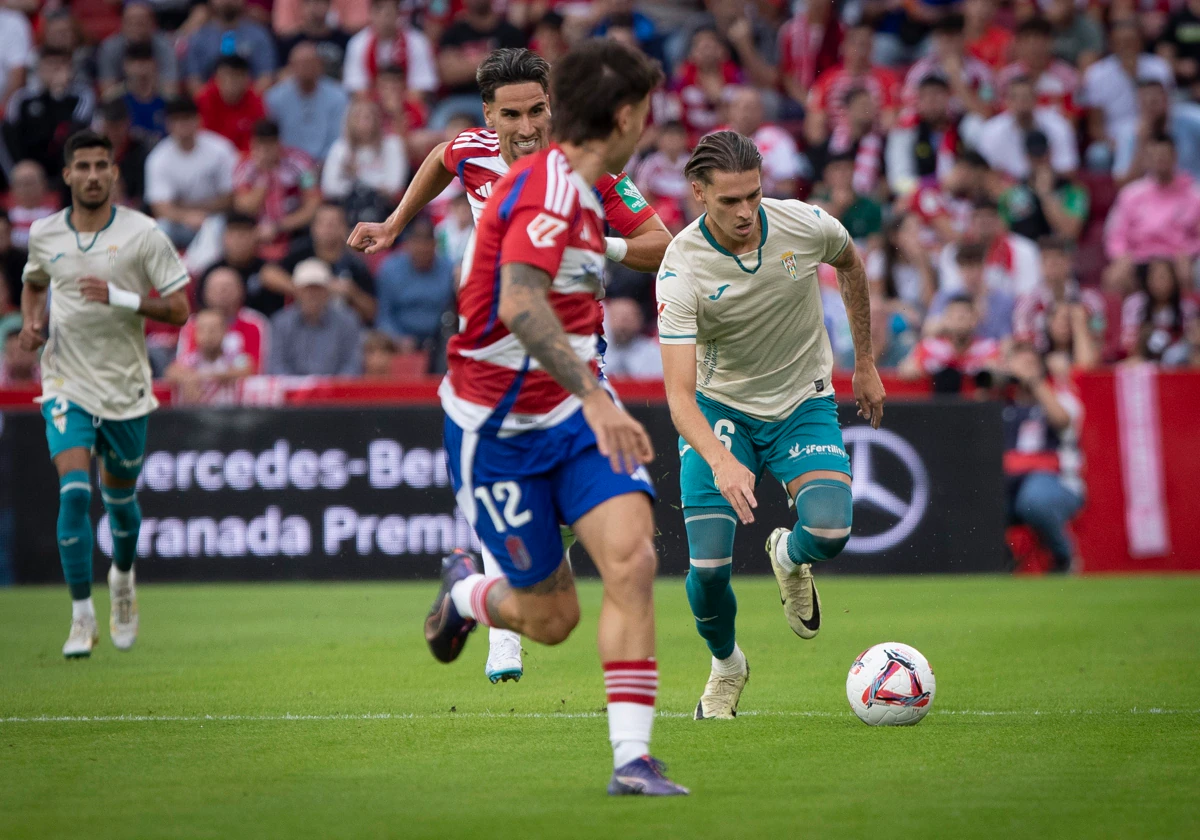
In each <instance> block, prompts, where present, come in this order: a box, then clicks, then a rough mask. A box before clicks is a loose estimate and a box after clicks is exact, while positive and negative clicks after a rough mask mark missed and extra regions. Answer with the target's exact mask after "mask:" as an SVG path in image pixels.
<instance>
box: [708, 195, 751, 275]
mask: <svg viewBox="0 0 1200 840" xmlns="http://www.w3.org/2000/svg"><path fill="white" fill-rule="evenodd" d="M707 217H708V214H707V213H705V214H704V215H703V216H701V217H700V232H701V233H703V234H704V238H705V239H707V240H708V244H709V245H711V246H712V247H713V249H714V250H716V251H717V253H720V254H724V255H725V256H727V257H732V258H733V261H734V262H735V263H737V265H738V268H740V269H741V270H742V271H744V272H746V273H747V274H757V273H758V270H759V269H760V268H762V250H763V246H764V245H766V244H767V211H766V210H764V209H763V206H762V205H761V204H760V205H758V221H759V223H760V224H761V225H762V237H761V238H760V239H759V240H758V264H757V265H755V266H754V268H753V269H749V268H746V266H744V265H742V260H741V258H740V257H739V256H738V255H737V254H734V253H732V252H730V251H728V250H726V249H725V248H722V247H721V245H720V243H718V242H717V240H716V239H714V238H713V235H712V234H711V233H709V231H708V225H706V224H705V223H704V220H705V219H706V218H707Z"/></svg>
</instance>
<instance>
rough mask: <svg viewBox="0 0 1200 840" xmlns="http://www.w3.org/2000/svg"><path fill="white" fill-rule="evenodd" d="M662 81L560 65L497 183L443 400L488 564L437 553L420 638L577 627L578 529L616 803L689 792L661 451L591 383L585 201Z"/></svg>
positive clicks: (607, 49) (594, 209)
mask: <svg viewBox="0 0 1200 840" xmlns="http://www.w3.org/2000/svg"><path fill="white" fill-rule="evenodd" d="M662 78H663V76H662V71H661V70H660V69H659V67H658V66H657V64H655V63H654V62H652V61H651V60H650V59H648V58H647V57H646V56H645V55H643V54H642V53H640V52H638V51H636V50H634V49H631V48H629V47H627V46H624V45H622V44H619V43H617V42H616V41H612V40H607V39H595V40H591V41H587V42H584V43H583V44H581V45H579V46H577V47H576V48H574V49H573V50H572V51H571V52H569V53H568V54H567V55H566V56H565V57H564V58H563V59H562V60H561V61H560V62H559V63H558V64H557V66H556V67H555V70H554V82H553V87H554V102H555V113H554V123H553V130H554V137H555V140H556V141H557V142H556V143H554V144H552V145H551V146H550V147H549V148H547V149H545V150H544V151H541V152H538V153H536V154H533V155H529V156H527V157H525V158H523V159H522V160H521V161H519V162H518V163H517V164H516V165H514V166H513V168H512V171H510V172H509V173H508V175H506V176H505V177H504V178H502V179H501V180H500V181H499V182H497V184H496V185H495V189H494V192H493V195H492V199H491V201H489V202H488V204H487V206H486V207H485V208H484V212H483V216H482V217H481V218H480V221H479V226H478V228H477V231H476V232H477V241H476V245H475V260H474V262H473V264H472V270H471V273H470V275H469V277H468V278H467V280H466V283H465V284H464V285H463V288H462V290H461V291H460V294H459V312H460V317H461V319H462V322H463V328H462V330H461V331H460V332H459V334H458V335H456V336H455V337H454V338H452V339H451V341H450V344H449V352H448V355H449V372H448V373H447V375H446V378H445V379H444V380H443V382H442V387H441V389H440V394H441V397H442V406H443V408H444V409H445V411H446V429H445V438H446V440H445V446H446V452H447V455H448V460H449V462H450V477H451V481H452V483H453V485H454V490H455V493H456V495H457V499H458V504H459V507H460V508H461V509H462V510H463V512H464V513H465V514H466V516H467V519H468V521H470V522H471V524H472V526H473V527H474V528H475V531H476V533H477V534H478V535H479V538H480V540H481V541H482V542H483V544H484V545H486V546H487V547H488V550H489V551H491V553H492V555H493V556H494V557H495V558H496V560H497V561H498V562H499V564H500V567H501V569H502V571H503V575H502V576H497V575H484V574H477V573H476V571H475V566H474V561H473V560H472V558H471V557H470V555H468V554H466V553H465V552H456V553H455V554H453V555H451V556H450V557H447V558H446V559H445V560H444V561H443V565H442V588H441V590H440V591H439V592H438V595H437V598H436V599H435V601H434V603H433V607H432V608H431V609H430V612H429V615H428V617H427V618H426V622H425V638H426V641H428V643H429V647H430V650H431V651H432V652H433V654H434V656H435V657H436V658H438V659H439V660H441V661H443V662H450V661H452V660H454V659H455V658H457V657H458V655H459V653H460V652H461V651H462V649H463V645H464V644H465V642H466V639H467V635H468V634H469V633H470V632H471V630H473V629H474V627H475V625H476V624H477V623H480V624H484V625H486V626H489V627H503V628H506V629H509V630H513V631H516V632H519V633H521V634H523V635H525V636H527V637H528V638H530V639H532V640H534V641H537V642H542V643H543V644H558V643H560V642H562V641H564V640H565V639H566V638H567V636H568V635H569V634H570V633H571V631H572V630H573V629H574V628H575V625H576V624H578V622H579V599H578V596H577V594H576V591H575V581H574V576H573V575H572V573H571V567H570V564H569V563H568V562H566V560H565V559H564V558H563V556H562V546H561V544H560V542H559V530H558V523H560V522H565V523H567V524H568V525H570V526H571V527H572V529H573V530H574V532H575V533H576V534H577V535H578V537H579V540H580V541H581V542H582V543H583V545H584V547H585V548H587V551H588V554H589V555H590V556H591V557H592V559H593V560H594V561H595V563H596V567H597V569H599V571H600V576H601V578H602V579H603V582H604V598H603V601H602V604H601V607H600V627H599V634H598V639H597V646H598V648H599V653H600V661H601V662H602V663H603V668H604V683H605V689H606V692H607V697H608V723H609V740H610V741H611V743H612V747H613V767H614V770H613V775H612V778H611V780H610V782H609V786H608V791H609V793H610V794H612V795H625V794H640V795H648V796H673V795H679V794H684V793H687V790H686V789H685V788H682V787H680V786H679V785H676V784H675V783H674V782H671V781H670V780H669V779H667V778H666V777H665V776H664V775H663V766H662V764H660V763H659V762H658V761H656V760H655V759H653V758H651V757H650V755H649V744H650V730H651V727H652V725H653V722H654V706H655V701H656V698H657V694H658V667H657V664H656V661H655V644H654V572H655V567H656V565H657V556H656V554H655V551H654V515H653V511H652V509H651V501H652V499H653V497H654V488H653V486H652V485H651V483H650V477H649V474H648V473H647V471H646V468H645V464H647V463H649V462H650V461H651V460H652V459H653V457H654V451H653V448H652V446H651V444H650V439H649V437H648V436H647V434H646V430H645V429H643V428H642V426H641V424H640V423H638V422H637V421H636V420H634V419H633V418H632V417H630V416H629V415H628V414H627V413H626V412H625V410H624V408H623V407H622V406H621V404H620V402H619V401H618V400H617V399H616V395H615V393H613V392H612V391H611V390H610V388H609V387H607V383H606V382H605V381H604V380H603V378H602V377H601V376H600V371H599V365H598V364H597V359H596V343H597V332H598V330H599V327H600V312H599V309H598V307H597V306H596V303H595V296H596V294H597V292H598V291H599V289H600V286H601V282H602V281H601V276H602V274H603V271H604V251H605V243H604V209H603V206H602V205H601V203H600V201H599V199H598V198H597V197H596V195H595V194H594V192H593V191H592V185H593V184H595V182H596V181H597V179H599V178H600V177H601V176H602V175H603V174H604V173H605V172H612V171H615V170H617V169H619V168H620V167H622V166H624V165H625V163H626V162H628V160H629V156H630V155H631V154H632V153H633V150H634V149H635V148H636V146H637V142H638V139H639V138H640V137H641V133H642V130H643V129H644V128H645V124H646V117H647V115H648V113H649V110H650V93H651V91H653V89H654V88H655V87H657V86H658V85H659V84H660V83H661V82H662Z"/></svg>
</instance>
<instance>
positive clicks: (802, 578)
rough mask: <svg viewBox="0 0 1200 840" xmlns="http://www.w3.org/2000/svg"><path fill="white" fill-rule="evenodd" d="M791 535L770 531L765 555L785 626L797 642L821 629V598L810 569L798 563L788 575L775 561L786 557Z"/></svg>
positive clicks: (786, 531) (781, 529) (778, 530)
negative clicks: (776, 588) (777, 588)
mask: <svg viewBox="0 0 1200 840" xmlns="http://www.w3.org/2000/svg"><path fill="white" fill-rule="evenodd" d="M791 533H792V532H791V531H789V530H788V529H787V528H776V529H775V530H774V531H772V532H771V536H770V537H768V538H767V555H768V556H769V557H770V558H771V568H772V569H773V570H774V572H775V580H776V582H777V583H778V584H779V600H780V601H782V602H783V614H784V616H785V617H786V618H787V622H788V625H789V626H790V627H791V628H792V632H793V633H795V634H796V635H797V636H799V637H800V638H801V639H811V638H812V637H813V636H815V635H817V633H818V631H820V629H821V597H820V596H819V595H818V594H817V585H816V584H815V583H814V582H813V575H812V566H811V564H809V563H799V564H797V565H796V570H795V571H794V572H792V573H791V574H788V573H787V572H786V571H785V570H784V568H783V566H781V565H780V564H779V560H778V558H780V557H787V540H788V537H789V536H791Z"/></svg>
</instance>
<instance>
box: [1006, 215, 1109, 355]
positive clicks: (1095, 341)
mask: <svg viewBox="0 0 1200 840" xmlns="http://www.w3.org/2000/svg"><path fill="white" fill-rule="evenodd" d="M1038 247H1039V248H1040V249H1041V252H1042V282H1041V284H1040V285H1039V286H1038V287H1037V288H1036V289H1034V290H1033V291H1032V292H1029V293H1028V294H1024V295H1021V296H1020V297H1019V298H1017V306H1016V309H1015V311H1014V312H1013V337H1014V338H1015V339H1016V340H1017V341H1020V342H1024V343H1027V344H1031V345H1033V346H1034V347H1035V348H1036V349H1037V351H1038V352H1039V353H1048V352H1050V350H1051V343H1052V340H1053V338H1054V336H1053V333H1054V330H1053V329H1051V326H1050V314H1051V312H1053V311H1055V310H1056V309H1062V310H1064V311H1067V310H1069V312H1070V318H1071V321H1070V323H1071V326H1072V329H1074V326H1075V321H1076V319H1078V318H1080V317H1082V318H1083V323H1084V325H1085V326H1086V328H1087V330H1088V333H1089V335H1090V338H1091V345H1090V346H1093V347H1097V348H1099V347H1103V346H1104V334H1105V332H1106V331H1107V326H1108V307H1107V305H1106V303H1105V300H1104V296H1103V295H1102V294H1100V292H1098V291H1097V290H1096V289H1085V288H1082V287H1081V286H1080V285H1079V283H1078V282H1077V281H1076V280H1075V275H1074V271H1075V260H1074V257H1075V248H1074V245H1073V244H1072V243H1071V241H1070V240H1069V239H1066V238H1064V237H1061V236H1045V237H1042V239H1040V240H1039V241H1038ZM1075 355H1076V356H1078V355H1080V354H1079V353H1076V354H1075ZM1095 361H1096V360H1095V359H1092V358H1091V357H1090V356H1089V357H1088V358H1087V359H1081V360H1080V361H1079V362H1078V364H1079V366H1080V367H1091V366H1092V365H1093V364H1094V363H1095Z"/></svg>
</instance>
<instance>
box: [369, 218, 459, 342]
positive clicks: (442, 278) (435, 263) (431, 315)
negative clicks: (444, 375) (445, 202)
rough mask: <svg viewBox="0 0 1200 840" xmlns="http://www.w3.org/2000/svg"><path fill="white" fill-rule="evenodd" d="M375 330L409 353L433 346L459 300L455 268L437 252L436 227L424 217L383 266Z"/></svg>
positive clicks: (380, 275) (411, 228)
mask: <svg viewBox="0 0 1200 840" xmlns="http://www.w3.org/2000/svg"><path fill="white" fill-rule="evenodd" d="M376 283H377V287H378V289H379V318H378V320H377V321H376V326H377V327H378V328H379V329H381V330H383V331H384V332H386V333H388V334H389V335H391V336H394V337H395V338H396V339H397V341H398V342H399V343H400V347H401V349H402V350H404V351H411V350H417V349H420V348H425V347H429V346H431V345H432V344H433V342H434V341H435V339H436V338H437V337H438V335H439V333H440V332H441V329H442V314H443V313H444V312H445V311H446V310H447V309H448V308H449V307H450V306H451V304H452V303H453V301H454V267H453V266H452V265H451V264H450V261H449V260H447V259H446V258H445V257H443V256H441V255H440V254H438V252H437V240H436V239H435V238H434V234H433V223H432V222H431V221H430V220H429V219H428V218H426V217H424V216H421V217H419V218H418V219H416V220H414V221H413V222H412V224H410V225H409V226H408V230H407V232H406V236H405V238H404V247H403V248H402V249H401V250H400V253H398V254H394V255H392V256H390V257H388V258H387V260H385V261H384V263H383V265H381V266H380V267H379V275H378V277H377V278H376Z"/></svg>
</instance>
